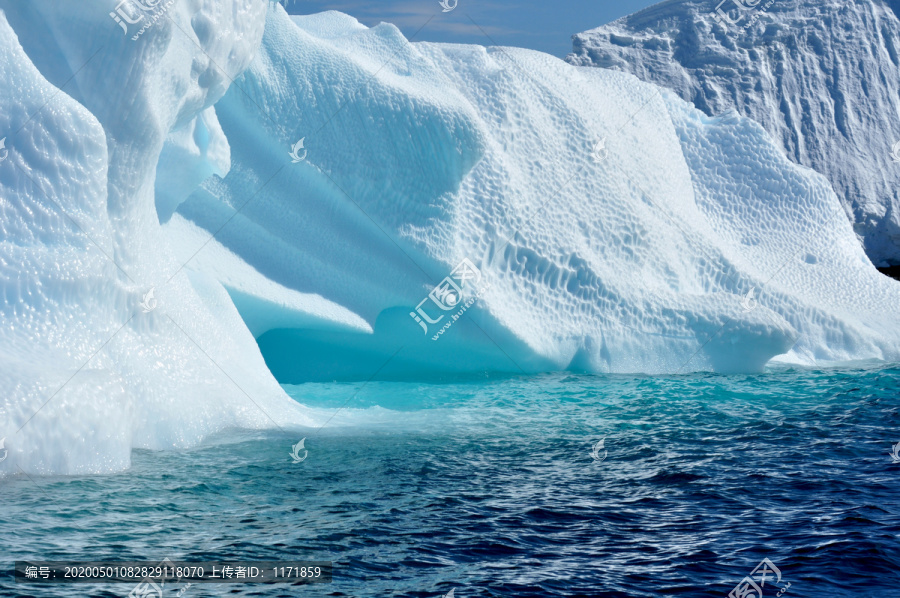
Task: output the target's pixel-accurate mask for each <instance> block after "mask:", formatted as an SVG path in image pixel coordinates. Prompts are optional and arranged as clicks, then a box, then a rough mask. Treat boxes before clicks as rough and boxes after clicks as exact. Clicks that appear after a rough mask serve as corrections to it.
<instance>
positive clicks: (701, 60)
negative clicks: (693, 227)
mask: <svg viewBox="0 0 900 598" xmlns="http://www.w3.org/2000/svg"><path fill="white" fill-rule="evenodd" d="M742 7H743V8H742ZM898 9H900V2H895V1H894V2H891V1H885V0H850V1H846V0H776V1H772V0H724V2H722V1H720V0H702V1H695V0H669V1H667V2H661V3H660V4H658V5H655V6H652V7H650V8H648V9H646V10H643V11H640V12H638V13H636V14H634V15H631V16H628V17H625V18H622V19H620V20H618V21H615V22H613V23H610V24H608V25H605V26H603V27H599V28H597V29H592V30H590V31H586V32H584V33H581V34H578V35H576V36H575V37H574V49H573V53H572V54H570V55H569V56H568V58H567V60H568V61H569V62H570V63H572V64H577V65H593V66H597V67H602V68H609V69H615V70H619V71H624V72H628V73H632V74H634V75H636V76H638V77H639V78H640V79H642V80H644V81H648V82H652V83H656V84H658V85H661V86H663V87H667V88H670V89H673V90H674V91H675V92H676V93H677V94H678V95H679V96H680V97H681V98H683V99H685V100H687V101H689V102H693V103H694V104H695V105H696V106H697V108H699V109H700V110H702V111H703V112H704V113H706V114H707V115H709V116H717V115H724V114H727V113H728V112H729V111H730V110H735V111H737V112H738V113H740V114H741V115H744V116H747V117H750V118H752V119H754V120H756V121H757V122H759V123H760V124H762V126H763V128H765V129H766V130H767V131H768V132H769V134H770V135H771V136H772V138H773V139H774V140H775V141H776V142H777V143H778V144H779V145H780V146H781V147H782V148H783V149H784V151H785V153H786V154H787V155H788V157H789V158H790V159H791V160H792V161H794V162H796V163H798V164H803V165H805V166H809V167H811V168H814V169H815V170H817V171H818V172H820V173H822V174H823V175H825V176H826V177H827V178H828V180H829V181H831V183H832V185H833V187H834V189H835V191H836V192H837V195H838V197H839V198H840V200H841V202H842V204H843V205H844V208H845V210H846V212H847V215H848V218H849V219H850V221H851V222H852V223H853V227H854V230H855V231H856V233H857V235H858V236H859V238H860V240H861V242H862V243H863V244H864V246H865V248H866V252H867V253H868V255H869V257H870V258H871V260H872V261H873V263H875V265H876V266H879V267H883V266H890V265H900V163H898V162H900V147H898V148H897V149H894V145H895V144H897V143H900V19H898V16H897V14H898V13H897V11H898Z"/></svg>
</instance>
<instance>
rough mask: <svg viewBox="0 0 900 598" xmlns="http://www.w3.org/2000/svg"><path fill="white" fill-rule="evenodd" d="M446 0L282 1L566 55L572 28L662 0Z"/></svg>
mask: <svg viewBox="0 0 900 598" xmlns="http://www.w3.org/2000/svg"><path fill="white" fill-rule="evenodd" d="M444 1H445V2H448V5H449V6H452V5H453V4H454V2H457V3H458V4H457V6H456V8H454V9H453V10H452V11H450V12H447V13H444V12H443V9H442V7H441V5H440V4H439V0H283V1H282V4H284V3H285V2H286V3H287V6H286V8H287V10H288V12H290V13H291V14H312V13H317V12H322V11H325V10H339V11H341V12H345V13H347V14H350V15H353V16H354V17H356V18H357V19H359V20H360V22H362V23H363V24H365V25H368V26H373V25H377V24H378V23H380V22H382V21H387V22H389V23H393V24H394V25H396V26H397V27H399V28H400V30H401V31H402V32H403V34H404V35H405V36H406V37H407V39H412V41H433V42H457V43H468V44H479V45H483V46H489V45H501V46H519V47H523V48H531V49H534V50H540V51H542V52H547V53H548V54H553V55H554V56H558V57H560V58H562V57H564V56H565V55H566V54H568V53H569V52H571V51H572V35H573V34H575V33H579V32H581V31H586V30H587V29H593V28H594V27H599V26H600V25H603V24H605V23H608V22H610V21H613V20H615V19H618V18H619V17H623V16H625V15H627V14H631V13H633V12H636V11H638V10H641V9H642V8H646V7H648V6H650V5H652V4H655V3H656V2H657V1H658V0H562V1H559V2H554V1H547V0H444ZM431 17H433V18H431ZM429 18H431V20H430V21H429V20H428V19H429ZM426 22H427V25H426Z"/></svg>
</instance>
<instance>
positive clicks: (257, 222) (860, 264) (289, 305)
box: [0, 0, 900, 473]
mask: <svg viewBox="0 0 900 598" xmlns="http://www.w3.org/2000/svg"><path fill="white" fill-rule="evenodd" d="M84 4H86V6H79V7H78V9H77V10H76V9H74V8H70V9H65V8H60V7H58V6H57V5H56V3H52V2H49V0H45V1H37V2H32V3H30V4H29V6H27V7H22V6H18V5H16V6H10V5H9V4H2V5H0V6H2V7H3V9H4V11H3V12H2V13H0V44H2V45H3V50H4V55H5V56H8V57H9V58H8V60H6V61H4V62H2V63H0V83H2V86H0V105H2V106H3V107H4V109H3V110H0V126H2V129H0V131H11V132H12V131H17V130H19V129H21V130H20V131H19V132H17V133H16V134H15V135H10V136H9V137H8V139H7V147H8V148H9V151H10V153H9V157H8V159H7V160H5V161H4V162H2V163H0V200H2V204H0V205H2V212H0V227H2V231H3V238H2V240H0V263H2V264H3V268H2V277H0V290H2V292H3V296H4V302H3V304H2V305H0V309H2V317H3V326H2V328H0V384H2V385H3V388H4V389H5V394H4V397H3V402H2V403H0V426H2V429H0V436H6V437H7V442H6V446H7V448H8V449H9V450H10V454H11V456H12V457H14V459H10V460H8V462H4V463H0V471H12V470H13V469H12V467H13V466H12V465H11V464H12V463H15V466H16V467H21V468H22V469H23V470H24V471H30V472H35V473H52V472H63V473H76V472H89V471H108V470H114V469H117V468H121V467H126V466H127V465H128V463H129V455H130V450H131V448H132V447H148V448H164V447H170V446H188V445H191V444H194V443H196V442H198V441H200V440H201V439H202V438H204V437H206V436H208V435H209V434H210V433H212V432H215V431H218V430H224V429H227V428H229V427H234V426H274V425H281V426H291V425H308V424H314V423H315V422H316V421H317V418H316V415H315V414H312V413H310V412H308V411H306V410H305V409H303V408H302V407H301V406H299V405H298V404H297V403H296V402H294V401H293V400H292V399H290V398H289V397H287V395H286V394H285V393H284V392H283V391H282V389H281V388H280V387H279V386H278V384H277V382H276V378H277V379H278V381H280V382H286V383H293V382H302V381H305V380H314V379H320V380H332V379H368V378H369V377H371V376H374V375H377V376H379V377H409V376H432V375H442V374H447V373H476V372H485V371H499V372H514V373H521V372H525V373H532V372H541V371H552V370H566V369H570V370H578V371H587V372H593V373H606V372H646V373H681V372H689V371H697V370H712V371H721V372H733V371H759V370H761V369H762V368H763V366H764V365H765V364H766V363H768V362H769V361H770V360H772V359H773V358H777V359H779V360H782V361H788V362H794V363H802V364H808V365H819V364H823V363H826V362H829V361H843V360H856V359H883V360H896V359H897V356H898V351H900V325H898V324H900V322H898V319H897V316H896V315H895V314H894V313H893V311H892V306H895V305H897V304H898V299H900V284H898V283H896V282H894V281H891V280H889V279H887V278H885V277H883V276H881V275H880V274H879V273H878V272H877V271H876V270H875V269H874V267H873V266H872V265H871V263H870V262H869V261H868V259H867V258H866V256H865V254H864V253H863V251H862V249H861V247H860V245H859V243H858V242H857V240H856V238H855V236H854V233H853V230H852V229H851V227H850V225H849V223H848V222H847V220H846V218H845V217H844V216H843V213H842V210H841V206H840V204H839V202H838V200H837V197H836V196H835V194H834V192H833V190H832V189H831V187H830V186H829V183H828V182H827V180H826V179H825V178H824V177H822V176H820V175H818V174H816V173H815V172H813V171H811V170H809V169H806V168H803V167H800V166H797V165H795V164H793V163H791V162H790V161H789V160H788V159H787V158H786V157H785V156H784V154H783V152H782V151H781V150H780V149H779V148H777V147H776V146H775V145H774V144H773V143H772V141H771V140H770V139H769V138H768V136H767V134H766V133H765V131H764V130H763V129H762V127H760V126H759V125H757V124H755V123H753V122H752V121H750V120H746V119H742V118H733V119H727V120H721V119H712V118H709V117H707V116H705V115H703V114H702V113H701V112H699V111H697V110H695V109H694V108H692V107H691V106H690V105H688V104H686V103H685V102H683V101H682V100H680V99H679V98H678V97H676V96H675V95H674V94H673V93H670V92H667V91H664V90H662V89H660V88H658V87H656V86H654V85H651V84H647V83H643V82H640V81H639V80H637V79H636V78H635V77H633V76H631V75H627V74H623V73H617V72H612V71H605V70H601V69H593V68H582V67H575V66H571V65H568V64H566V63H564V62H562V61H560V60H558V59H555V58H553V57H551V56H548V55H544V54H541V53H537V52H532V51H527V50H520V49H514V48H484V47H480V46H470V45H465V46H464V45H449V44H428V43H409V42H408V41H407V40H406V39H404V38H403V36H402V35H401V34H400V32H399V31H398V30H397V29H396V28H395V27H393V26H391V25H387V24H382V25H379V26H377V27H374V28H371V29H370V28H366V27H364V26H362V25H361V24H359V23H358V22H357V21H356V20H355V19H353V18H352V17H349V16H347V15H343V14H340V13H335V12H330V13H324V14H320V15H314V16H310V17H302V18H299V17H298V18H293V19H292V18H291V17H289V16H288V15H287V14H286V13H285V12H284V10H283V9H282V8H281V7H280V6H277V5H276V6H270V5H269V3H268V2H265V1H263V0H230V1H228V2H221V1H219V2H213V1H212V0H208V1H199V0H198V1H196V2H192V3H177V4H176V5H173V6H172V7H171V8H169V9H168V10H169V12H168V13H167V14H166V17H165V18H160V19H159V20H157V21H156V23H155V25H154V26H153V27H152V28H150V29H148V30H146V31H145V33H144V34H143V35H142V36H141V37H140V38H139V39H138V40H136V41H132V40H131V39H130V38H127V37H124V38H123V37H122V33H121V29H119V27H118V25H117V24H116V23H114V22H112V21H111V20H110V19H109V15H108V10H106V8H107V7H106V6H105V4H104V3H102V2H99V1H96V2H88V3H84ZM48 35H49V36H51V37H52V39H54V40H56V45H55V46H52V47H51V46H47V45H46V39H47V36H48ZM97 40H99V42H98V41H97ZM98 47H99V50H98ZM94 52H97V54H96V56H95V57H93V58H92V56H93V55H92V53H94ZM232 79H233V82H232ZM23 82H25V83H23ZM60 88H61V89H62V91H61V92H60ZM44 104H47V108H44V109H43V110H42V109H41V107H42V105H44ZM32 114H36V116H34V118H32V119H30V120H28V117H29V116H30V115H32ZM0 134H2V132H0ZM300 141H303V144H302V149H299V148H300V147H301V146H300V145H298V143H299V142H300ZM301 157H302V159H300V158H301ZM465 260H468V263H471V264H472V265H473V266H474V267H475V268H476V269H477V271H478V273H479V276H480V279H479V281H478V288H477V289H475V288H473V287H470V288H467V289H466V290H465V293H466V296H465V297H463V300H462V302H461V303H460V305H463V304H467V303H466V300H467V299H471V298H473V296H472V294H473V293H475V292H478V297H479V298H478V301H477V302H474V303H472V304H471V306H470V307H469V308H468V309H467V310H466V311H465V313H464V314H462V316H461V317H460V318H459V319H458V320H455V321H454V322H453V326H452V327H450V328H449V329H447V330H446V332H445V333H444V334H442V335H440V336H438V340H432V338H433V337H434V336H435V335H436V334H438V331H439V329H440V328H442V327H443V326H444V325H445V323H446V322H447V321H449V320H444V321H442V322H440V323H438V324H429V325H427V326H426V327H425V330H423V328H422V327H421V326H420V324H419V323H418V322H417V321H416V320H414V319H413V317H411V316H410V314H411V313H416V307H417V306H419V305H420V304H421V302H422V301H423V300H424V299H426V298H428V297H429V293H430V292H431V291H432V290H433V289H434V288H435V286H436V285H441V283H442V280H444V279H445V278H446V277H448V276H450V275H451V273H452V272H453V271H454V268H456V267H457V265H458V264H460V263H466V262H465ZM149 289H153V291H154V295H153V298H154V299H155V300H156V301H157V302H158V304H157V306H156V308H155V309H147V308H148V307H150V305H149V304H148V302H147V300H146V299H145V298H146V297H147V292H148V290H149ZM429 309H432V313H435V314H436V312H434V311H433V310H434V307H431V308H429ZM445 313H446V314H448V315H449V313H450V312H445ZM35 413H37V415H33V414H35Z"/></svg>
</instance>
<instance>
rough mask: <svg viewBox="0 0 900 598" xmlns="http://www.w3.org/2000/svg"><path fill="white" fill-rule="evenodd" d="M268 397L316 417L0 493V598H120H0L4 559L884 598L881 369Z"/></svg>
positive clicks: (353, 579)
mask: <svg viewBox="0 0 900 598" xmlns="http://www.w3.org/2000/svg"><path fill="white" fill-rule="evenodd" d="M286 388H287V389H288V392H289V393H290V394H291V395H292V396H294V397H296V398H297V399H298V400H300V401H301V402H303V403H306V404H309V405H313V406H316V407H318V408H321V409H323V410H334V412H336V413H337V415H336V416H335V417H334V419H333V420H332V421H331V422H329V423H328V424H327V425H325V426H324V427H323V428H321V429H320V430H306V431H300V433H299V434H298V433H296V432H284V431H272V432H246V431H243V432H239V431H236V432H233V433H228V434H222V435H221V436H219V437H216V438H214V439H211V440H210V441H209V442H208V443H206V444H205V445H203V446H201V447H198V448H195V449H193V450H187V451H181V452H148V451H137V452H136V453H135V455H134V458H133V465H132V467H131V469H129V470H128V471H125V472H122V473H118V474H114V475H104V476H93V477H43V478H40V477H39V478H31V479H29V478H26V477H24V476H23V477H16V478H14V479H11V480H6V481H4V482H3V483H2V486H0V504H2V506H0V529H2V539H0V541H2V549H0V550H2V554H3V559H2V560H3V561H4V562H3V565H2V566H3V569H4V571H3V577H2V578H0V596H4V597H6V596H40V597H42V598H43V597H45V596H46V597H57V596H60V597H61V596H65V597H70V596H72V597H75V596H77V597H89V596H91V597H92V596H98V597H112V596H122V597H124V596H127V595H128V593H129V592H130V591H131V590H132V587H131V586H129V585H128V584H106V585H102V584H90V585H84V584H82V585H52V586H51V585H41V586H36V585H25V584H21V583H20V584H16V583H15V582H13V581H12V577H11V569H12V563H13V561H15V560H141V561H152V560H156V561H158V560H162V559H163V558H169V559H171V560H173V561H174V560H183V561H215V560H221V559H231V560H237V559H244V560H266V561H272V560H320V561H332V562H333V564H334V576H333V581H332V582H331V583H330V584H322V585H307V586H301V585H296V586H291V585H250V584H240V585H233V584H232V585H224V584H222V585H212V584H193V585H191V586H190V587H187V588H185V587H184V586H183V585H174V584H167V585H166V587H165V588H164V592H165V596H172V597H175V596H179V595H181V596H184V597H185V598H201V597H207V596H267V597H269V596H271V597H279V596H284V597H288V596H290V597H304V596H310V597H311V596H353V597H384V596H397V597H400V596H404V597H407V596H408V597H428V598H431V597H434V598H439V597H442V596H446V595H447V594H449V593H450V592H451V590H452V591H453V594H452V595H453V597H454V598H475V597H488V596H491V597H498V598H499V597H520V596H521V597H530V596H535V597H538V596H541V597H555V596H567V597H576V596H591V597H595V596H596V597H667V596H679V597H698V598H699V597H722V598H726V597H727V596H728V595H729V593H731V592H733V590H735V588H736V587H738V586H739V584H742V583H743V584H744V589H748V588H749V593H744V594H735V595H736V596H740V597H741V598H757V593H756V590H753V589H752V586H750V585H748V582H747V581H746V580H747V579H749V580H751V581H753V582H754V583H756V584H757V586H759V589H760V591H761V593H762V595H763V596H765V597H766V598H768V597H777V596H786V597H788V598H800V597H828V598H842V597H853V598H862V597H873V598H885V597H887V598H890V597H900V464H895V463H893V460H894V459H893V458H892V457H891V454H890V451H891V449H892V446H893V445H895V444H897V443H898V442H900V369H898V368H897V367H885V366H865V365H861V366H859V367H855V368H843V369H832V370H824V371H808V370H798V369H788V368H775V369H771V370H769V371H767V372H766V373H765V374H761V375H752V376H723V375H713V374H698V375H690V376H680V377H635V376H580V375H568V374H556V375H544V376H534V377H516V378H503V379H483V380H477V381H476V380H460V381H456V382H453V383H446V382H444V383H440V384H438V383H424V382H370V383H368V384H363V383H332V384H305V385H301V386H290V387H286ZM348 400H349V402H348ZM345 403H346V407H342V406H343V405H344V404H345ZM300 437H305V438H306V440H305V443H304V444H305V449H304V450H308V451H309V452H308V454H306V453H303V454H306V455H307V457H306V459H305V460H303V461H302V462H300V463H295V462H294V460H293V459H292V458H291V456H290V453H291V447H292V445H294V444H296V443H297V442H298V441H299V440H300ZM601 440H602V441H603V442H602V443H600V441H601ZM763 559H768V561H767V564H764V567H765V568H766V570H768V575H767V576H766V578H765V579H764V580H762V581H763V584H762V585H760V584H759V581H760V580H759V577H760V569H758V565H760V563H761V562H763ZM769 565H771V566H772V567H770V566H769ZM754 570H756V574H754V573H753V572H754ZM775 570H777V573H778V575H776V574H775ZM779 577H780V579H779Z"/></svg>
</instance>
